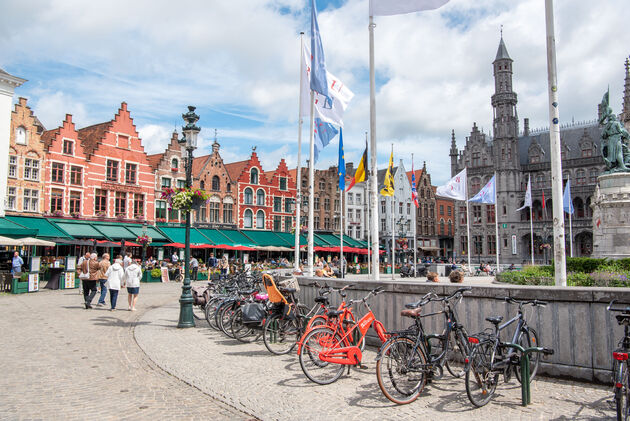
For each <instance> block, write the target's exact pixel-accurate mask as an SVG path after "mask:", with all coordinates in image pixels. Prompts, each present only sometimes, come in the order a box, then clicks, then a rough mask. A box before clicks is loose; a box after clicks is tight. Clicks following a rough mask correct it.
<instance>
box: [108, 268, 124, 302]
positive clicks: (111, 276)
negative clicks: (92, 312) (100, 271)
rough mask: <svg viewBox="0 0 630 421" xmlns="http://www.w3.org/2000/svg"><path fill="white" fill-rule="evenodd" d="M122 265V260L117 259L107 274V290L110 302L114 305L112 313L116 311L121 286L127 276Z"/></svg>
mask: <svg viewBox="0 0 630 421" xmlns="http://www.w3.org/2000/svg"><path fill="white" fill-rule="evenodd" d="M122 263H123V262H122V260H121V259H116V260H115V261H114V264H113V265H111V266H110V267H109V268H108V269H107V272H105V276H106V277H107V289H109V302H110V303H111V305H112V308H111V309H110V311H114V310H116V300H117V299H118V291H120V286H121V284H122V282H123V277H124V275H125V270H124V269H123V267H122Z"/></svg>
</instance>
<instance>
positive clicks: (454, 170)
mask: <svg viewBox="0 0 630 421" xmlns="http://www.w3.org/2000/svg"><path fill="white" fill-rule="evenodd" d="M458 155H459V153H458V151H457V143H456V142H455V130H452V131H451V151H450V152H449V154H448V156H450V157H451V177H455V174H457V157H458Z"/></svg>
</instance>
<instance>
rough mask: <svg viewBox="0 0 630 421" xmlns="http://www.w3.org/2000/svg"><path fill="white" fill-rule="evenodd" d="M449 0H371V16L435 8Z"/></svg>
mask: <svg viewBox="0 0 630 421" xmlns="http://www.w3.org/2000/svg"><path fill="white" fill-rule="evenodd" d="M448 1H449V0H370V16H390V15H402V14H405V13H412V12H420V11H422V10H433V9H437V8H439V7H442V6H444V5H445V4H446V3H448Z"/></svg>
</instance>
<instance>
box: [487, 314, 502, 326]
mask: <svg viewBox="0 0 630 421" xmlns="http://www.w3.org/2000/svg"><path fill="white" fill-rule="evenodd" d="M486 320H487V321H489V322H490V323H492V324H493V325H498V324H499V323H501V320H503V316H493V317H486Z"/></svg>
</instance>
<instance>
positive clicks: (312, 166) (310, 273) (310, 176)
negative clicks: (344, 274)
mask: <svg viewBox="0 0 630 421" xmlns="http://www.w3.org/2000/svg"><path fill="white" fill-rule="evenodd" d="M314 114H315V94H314V93H313V91H312V90H311V134H310V143H309V153H310V157H311V158H310V159H309V161H308V180H309V190H308V276H313V275H314V273H313V225H314V221H313V213H314V208H313V201H314V198H315V182H314V179H315V162H314V158H315V132H314V127H313V126H314V125H315V123H314Z"/></svg>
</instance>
